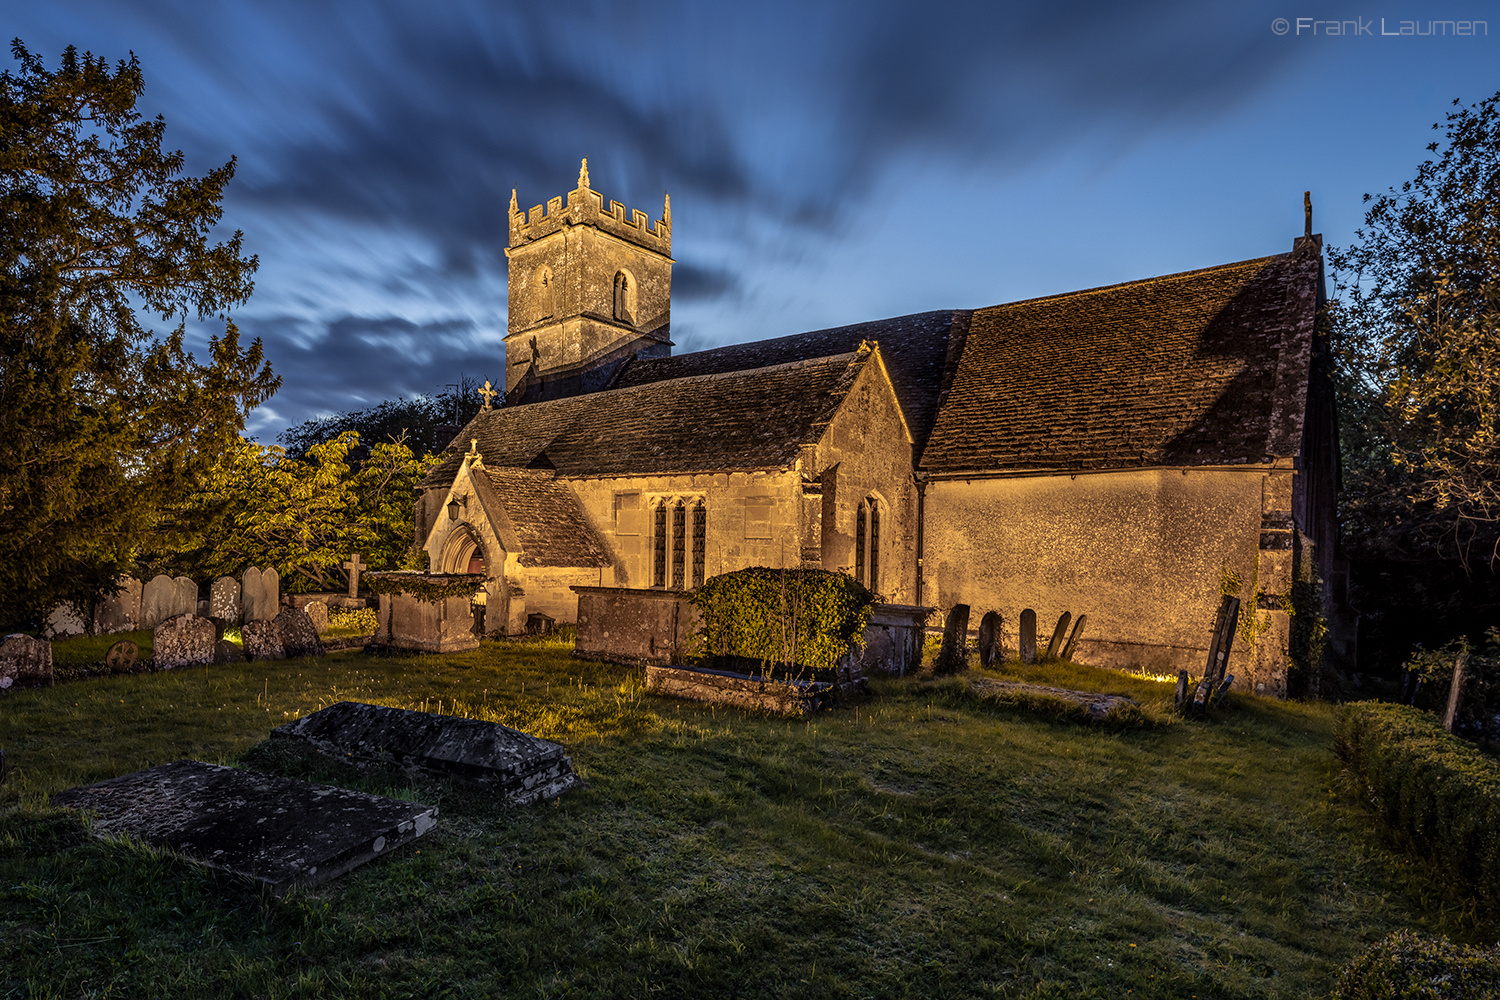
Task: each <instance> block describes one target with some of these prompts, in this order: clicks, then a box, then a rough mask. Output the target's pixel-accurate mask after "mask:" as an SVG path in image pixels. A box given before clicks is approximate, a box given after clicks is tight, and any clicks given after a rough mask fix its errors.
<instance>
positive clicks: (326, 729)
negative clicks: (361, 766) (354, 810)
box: [271, 701, 582, 805]
mask: <svg viewBox="0 0 1500 1000" xmlns="http://www.w3.org/2000/svg"><path fill="white" fill-rule="evenodd" d="M271 735H272V736H279V737H282V738H287V739H301V740H306V741H307V742H309V743H311V744H312V745H313V746H314V747H316V748H318V749H319V750H321V751H322V752H324V753H326V754H331V755H334V756H337V757H342V758H353V759H354V760H355V761H363V762H368V763H375V764H395V765H398V766H412V767H417V768H419V769H421V770H423V771H426V772H428V773H430V774H436V775H439V776H442V777H450V778H461V779H464V780H466V781H471V782H475V783H478V784H482V785H491V786H495V787H497V788H498V789H499V790H500V791H501V792H502V794H503V795H504V797H505V799H506V801H507V802H509V803H511V804H512V805H530V804H531V803H533V802H540V801H541V800H543V799H550V798H553V797H555V796H558V795H561V794H562V793H563V792H565V791H567V790H568V789H569V788H572V787H573V786H575V785H579V784H582V782H581V780H580V779H579V778H578V776H577V775H576V774H574V773H573V762H572V761H571V760H570V759H569V758H568V757H567V755H566V754H564V753H563V748H562V747H561V746H559V745H558V744H556V743H552V742H549V741H547V740H543V739H538V738H537V737H535V736H528V735H527V734H526V733H523V732H521V731H520V730H517V729H511V728H510V727H508V726H502V725H500V724H499V723H496V722H484V721H481V720H479V719H465V718H462V717H460V716H455V715H437V714H435V713H431V712H414V711H411V710H409V709H404V708H387V707H385V706H383V705H366V704H364V703H363V702H357V701H341V702H339V703H338V704H337V705H330V706H329V707H327V708H325V709H323V710H322V711H318V712H314V713H313V714H311V715H305V716H303V717H302V718H300V719H298V720H296V721H295V722H289V723H287V724H286V725H284V726H279V727H277V728H276V729H273V730H271Z"/></svg>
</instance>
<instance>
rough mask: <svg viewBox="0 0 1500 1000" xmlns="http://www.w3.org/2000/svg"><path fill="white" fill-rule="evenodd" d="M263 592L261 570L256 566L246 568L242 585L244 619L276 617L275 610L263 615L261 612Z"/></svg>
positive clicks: (241, 599)
mask: <svg viewBox="0 0 1500 1000" xmlns="http://www.w3.org/2000/svg"><path fill="white" fill-rule="evenodd" d="M261 593H262V591H261V585H260V570H258V569H256V568H255V567H254V566H251V567H250V568H249V569H247V570H245V572H244V575H243V577H242V580H241V586H240V601H241V614H242V615H243V619H242V620H243V621H246V622H258V621H261V620H262V619H265V618H274V617H276V613H275V612H274V611H273V612H271V613H270V614H268V615H263V614H261V613H260V605H261Z"/></svg>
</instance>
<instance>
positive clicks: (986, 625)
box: [979, 611, 1000, 670]
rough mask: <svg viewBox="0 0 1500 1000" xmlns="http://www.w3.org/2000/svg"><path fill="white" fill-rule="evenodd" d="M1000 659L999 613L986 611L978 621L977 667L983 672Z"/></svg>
mask: <svg viewBox="0 0 1500 1000" xmlns="http://www.w3.org/2000/svg"><path fill="white" fill-rule="evenodd" d="M999 659H1000V612H998V611H986V612H985V613H984V617H983V618H981V619H980V620H979V665H980V666H981V667H982V668H984V669H985V670H988V669H990V668H991V667H993V666H994V665H995V662H996V661H997V660H999Z"/></svg>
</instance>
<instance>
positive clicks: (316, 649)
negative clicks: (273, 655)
mask: <svg viewBox="0 0 1500 1000" xmlns="http://www.w3.org/2000/svg"><path fill="white" fill-rule="evenodd" d="M271 624H273V625H275V626H276V635H277V638H279V639H280V640H281V649H282V652H283V654H284V655H286V656H288V657H297V656H322V655H323V644H322V643H321V642H319V641H318V630H317V629H316V628H315V627H313V620H312V618H311V617H310V616H309V615H308V613H307V612H306V611H303V610H302V609H300V608H282V609H281V610H280V611H279V612H277V613H276V617H275V618H273V619H271Z"/></svg>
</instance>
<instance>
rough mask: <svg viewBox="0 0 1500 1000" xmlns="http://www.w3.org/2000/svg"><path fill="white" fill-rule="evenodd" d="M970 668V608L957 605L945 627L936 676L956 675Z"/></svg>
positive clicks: (949, 615) (950, 613) (935, 669)
mask: <svg viewBox="0 0 1500 1000" xmlns="http://www.w3.org/2000/svg"><path fill="white" fill-rule="evenodd" d="M968 667H969V606H968V605H967V604H955V605H953V610H952V611H949V612H948V623H947V624H946V625H945V626H944V627H943V645H942V648H941V649H940V650H939V651H938V658H937V663H936V664H934V665H933V672H934V673H936V674H956V673H958V672H959V671H960V670H967V669H968Z"/></svg>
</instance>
